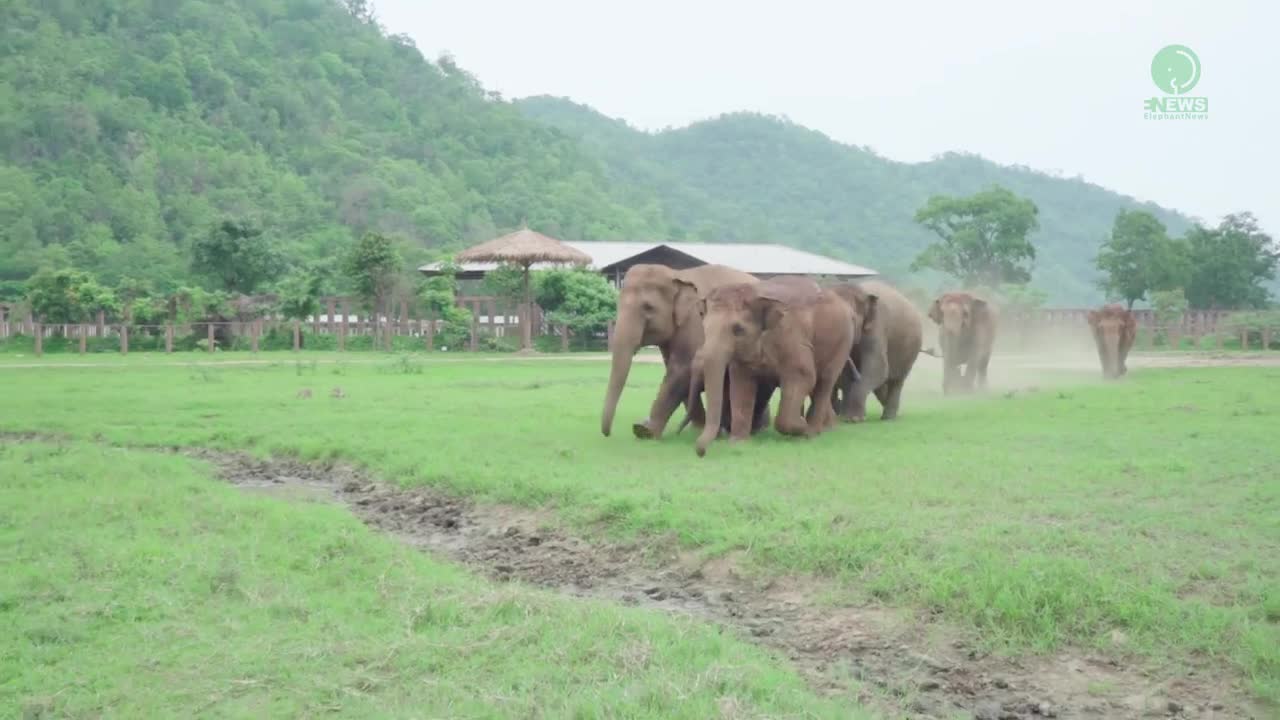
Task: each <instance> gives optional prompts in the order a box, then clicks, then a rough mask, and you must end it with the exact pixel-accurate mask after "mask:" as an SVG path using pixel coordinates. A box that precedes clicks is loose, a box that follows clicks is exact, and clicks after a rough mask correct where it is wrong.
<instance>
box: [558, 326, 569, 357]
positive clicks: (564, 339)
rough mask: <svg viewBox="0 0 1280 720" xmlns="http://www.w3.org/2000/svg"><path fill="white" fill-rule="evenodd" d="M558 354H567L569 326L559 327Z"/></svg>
mask: <svg viewBox="0 0 1280 720" xmlns="http://www.w3.org/2000/svg"><path fill="white" fill-rule="evenodd" d="M560 352H562V353H567V352H569V326H568V325H561V326H560Z"/></svg>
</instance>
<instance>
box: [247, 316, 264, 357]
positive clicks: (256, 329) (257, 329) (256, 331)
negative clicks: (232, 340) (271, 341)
mask: <svg viewBox="0 0 1280 720" xmlns="http://www.w3.org/2000/svg"><path fill="white" fill-rule="evenodd" d="M249 333H250V335H252V339H251V341H250V348H249V351H250V352H252V353H253V354H254V355H257V354H258V336H259V335H260V334H261V333H262V318H258V319H257V320H254V321H253V326H252V327H251V328H250V329H249Z"/></svg>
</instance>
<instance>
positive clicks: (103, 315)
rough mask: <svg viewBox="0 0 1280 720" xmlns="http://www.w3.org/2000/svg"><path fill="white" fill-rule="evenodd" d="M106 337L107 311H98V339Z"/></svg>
mask: <svg viewBox="0 0 1280 720" xmlns="http://www.w3.org/2000/svg"><path fill="white" fill-rule="evenodd" d="M106 336H107V311H106V310H99V311H98V337H100V338H104V337H106Z"/></svg>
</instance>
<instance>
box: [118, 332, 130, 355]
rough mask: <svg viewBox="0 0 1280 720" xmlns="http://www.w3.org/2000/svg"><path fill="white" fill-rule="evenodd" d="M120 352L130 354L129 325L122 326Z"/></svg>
mask: <svg viewBox="0 0 1280 720" xmlns="http://www.w3.org/2000/svg"><path fill="white" fill-rule="evenodd" d="M120 354H121V355H128V354H129V326H128V325H121V326H120Z"/></svg>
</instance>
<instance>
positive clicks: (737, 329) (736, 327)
mask: <svg viewBox="0 0 1280 720" xmlns="http://www.w3.org/2000/svg"><path fill="white" fill-rule="evenodd" d="M746 333H747V329H746V328H744V327H742V323H734V324H733V334H734V335H738V336H742V335H745V334H746Z"/></svg>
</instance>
